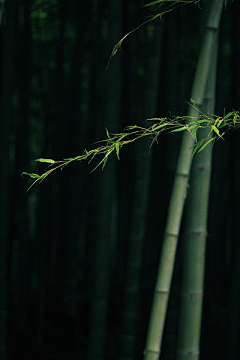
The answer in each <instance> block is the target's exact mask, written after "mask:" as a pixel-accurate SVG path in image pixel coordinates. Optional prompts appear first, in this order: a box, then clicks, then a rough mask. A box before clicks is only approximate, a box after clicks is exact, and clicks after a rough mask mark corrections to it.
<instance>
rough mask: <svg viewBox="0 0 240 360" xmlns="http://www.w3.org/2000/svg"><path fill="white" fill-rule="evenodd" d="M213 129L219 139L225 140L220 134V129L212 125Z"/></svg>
mask: <svg viewBox="0 0 240 360" xmlns="http://www.w3.org/2000/svg"><path fill="white" fill-rule="evenodd" d="M211 128H212V130H213V131H214V132H215V133H216V134H217V136H218V137H220V138H222V139H223V137H222V135H221V134H220V132H219V130H218V128H217V127H216V126H215V125H212V126H211Z"/></svg>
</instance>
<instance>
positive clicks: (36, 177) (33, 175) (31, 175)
mask: <svg viewBox="0 0 240 360" xmlns="http://www.w3.org/2000/svg"><path fill="white" fill-rule="evenodd" d="M21 175H22V176H23V175H27V176H30V177H31V178H32V179H38V178H40V175H38V174H33V173H28V172H25V171H24V172H22V173H21Z"/></svg>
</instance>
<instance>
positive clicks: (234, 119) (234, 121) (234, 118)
mask: <svg viewBox="0 0 240 360" xmlns="http://www.w3.org/2000/svg"><path fill="white" fill-rule="evenodd" d="M237 118H238V114H235V115H234V117H233V125H234V126H235V125H236V122H237Z"/></svg>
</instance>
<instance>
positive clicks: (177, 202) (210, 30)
mask: <svg viewBox="0 0 240 360" xmlns="http://www.w3.org/2000/svg"><path fill="white" fill-rule="evenodd" d="M222 8H223V0H214V1H212V5H211V9H210V12H209V14H208V18H207V21H206V24H205V31H204V36H203V42H202V46H201V50H200V55H199V59H198V64H197V68H196V73H195V78H194V83H193V87H192V92H191V99H193V100H194V101H195V104H196V106H197V108H201V106H202V105H203V101H204V97H205V90H206V84H207V80H208V75H209V69H210V66H211V61H212V49H213V46H214V44H215V42H216V38H217V33H218V28H219V23H220V18H221V13H222ZM189 116H190V117H198V111H197V110H196V109H195V108H192V107H191V108H190V111H189ZM193 144H194V140H193V138H192V137H191V136H190V135H189V134H188V133H187V132H186V133H184V134H183V139H182V144H181V148H180V153H179V159H178V164H177V170H176V175H175V180H174V185H173V191H172V195H171V199H170V204H169V209H168V219H167V224H166V229H165V235H164V239H163V246H162V253H161V257H160V263H159V270H158V274H157V280H156V287H155V291H154V297H153V304H152V310H151V314H150V323H149V328H148V335H147V342H146V347H145V351H144V360H158V359H159V357H160V354H161V343H162V336H163V330H164V324H165V318H166V312H167V305H168V298H169V293H170V287H171V280H172V275H173V268H174V262H175V254H176V249H177V243H178V236H179V230H180V225H181V219H182V213H183V208H184V204H185V199H186V193H187V186H188V177H189V172H190V167H191V162H192V150H191V148H192V146H193Z"/></svg>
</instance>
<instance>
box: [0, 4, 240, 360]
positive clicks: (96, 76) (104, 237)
mask: <svg viewBox="0 0 240 360" xmlns="http://www.w3.org/2000/svg"><path fill="white" fill-rule="evenodd" d="M144 3H146V1H145V2H144V1H137V0H128V1H125V0H116V1H114V0H101V1H99V0H89V1H79V0H78V1H77V0H68V1H64V0H31V1H30V0H18V1H14V0H8V1H6V4H5V11H4V15H3V19H2V24H1V42H0V54H1V56H0V62H1V74H0V91H1V92H0V94H1V99H0V100H1V103H0V120H1V129H0V132H1V133H0V136H1V139H0V145H1V149H0V157H1V158H0V180H1V181H0V184H1V186H0V206H1V209H0V214H1V216H0V222H1V225H0V231H1V235H0V266H1V268H0V287H1V296H0V313H1V316H0V337H1V349H2V358H1V360H5V359H11V360H30V359H31V360H32V359H34V360H38V359H39V360H50V359H52V360H54V359H58V360H67V359H71V360H76V359H80V360H84V359H91V360H93V359H96V360H106V359H110V360H115V359H129V360H130V359H132V360H138V359H141V358H142V352H143V349H144V345H145V337H146V331H147V324H148V316H149V311H150V305H151V298H152V292H153V289H154V282H155V275H156V269H157V265H158V260H159V253H160V250H161V241H162V235H163V231H164V225H165V219H166V214H167V206H168V199H169V196H170V193H171V185H172V181H173V176H174V170H175V165H176V161H177V157H178V149H179V142H180V140H181V135H180V134H163V135H161V137H160V138H159V144H158V145H157V144H154V146H153V147H152V148H151V150H150V151H149V146H150V142H151V140H150V139H149V140H147V141H145V140H139V142H137V143H134V144H133V145H128V146H126V147H125V148H123V149H122V150H121V152H120V157H121V160H120V161H118V160H117V159H116V157H115V155H112V157H111V158H110V159H109V161H108V163H107V165H106V167H105V169H104V171H103V172H102V171H101V169H100V168H99V169H97V170H96V171H95V172H93V173H92V174H90V172H91V170H92V169H93V167H94V166H95V165H96V164H97V163H96V161H95V162H94V161H93V163H91V164H87V162H85V163H84V162H82V163H75V164H72V165H70V166H69V167H66V168H64V170H62V171H57V172H55V173H53V174H52V175H50V176H49V177H48V178H47V179H46V180H45V181H44V182H42V183H41V185H36V186H34V187H33V188H32V189H31V190H30V191H29V192H26V190H27V188H28V186H29V185H30V184H31V180H30V179H28V178H26V177H24V179H23V178H22V177H21V173H22V172H23V171H27V172H34V173H39V172H40V173H41V172H43V171H44V170H45V168H46V166H45V165H44V164H40V163H37V162H34V159H36V158H39V157H44V158H52V159H55V160H61V159H62V158H64V157H73V156H77V155H81V154H83V152H84V150H85V149H91V148H93V146H94V142H96V141H99V140H101V139H104V138H106V132H105V128H107V129H108V130H109V131H110V132H117V131H122V130H123V128H124V127H125V126H126V125H135V124H136V125H143V126H147V125H148V124H147V122H146V120H145V119H146V118H151V117H160V116H161V117H163V116H168V115H184V114H186V112H187V104H186V101H188V100H189V97H190V90H191V86H192V79H193V76H194V70H195V66H196V60H197V56H198V52H199V49H200V45H201V34H202V28H203V25H204V24H203V12H204V3H202V7H203V9H200V8H199V7H197V6H183V7H181V8H178V9H176V10H174V11H173V12H171V13H169V14H166V15H164V16H163V17H162V20H160V19H157V20H155V22H153V23H148V24H147V25H146V26H144V27H142V28H140V29H139V30H138V31H136V32H134V33H133V34H131V35H130V36H129V37H128V38H127V39H126V40H125V41H124V42H123V44H122V49H121V50H119V51H118V53H117V54H116V55H115V56H114V57H113V58H112V61H111V63H110V66H109V69H108V70H107V71H106V70H105V69H106V66H107V63H108V59H109V56H110V54H111V51H112V49H113V46H114V45H115V44H116V43H117V42H118V41H119V40H120V39H121V38H122V37H123V36H124V35H125V34H126V33H127V32H129V31H130V30H132V29H134V28H135V27H136V26H139V25H140V24H141V23H142V22H144V21H145V20H146V17H147V16H149V15H152V14H155V13H154V9H153V8H150V9H148V8H142V7H141V6H142V5H143V4H144ZM239 19H240V8H239V1H238V0H236V1H235V2H234V3H233V4H232V5H228V6H227V8H226V10H224V11H223V17H222V22H221V30H220V42H219V60H218V81H217V98H216V114H218V115H223V114H224V111H225V112H228V111H231V110H232V109H233V108H234V109H235V110H238V109H239V97H240V89H239V82H240V40H239V39H240V38H239ZM95 145H96V144H95ZM239 160H240V153H239V131H235V132H229V133H227V135H226V136H225V141H222V140H218V141H216V143H215V146H214V156H213V172H212V181H211V194H210V210H209V225H208V233H209V236H208V243H207V252H206V273H205V297H204V312H203V324H202V349H201V351H202V359H204V360H207V359H209V360H210V359H211V360H214V359H218V360H221V359H228V360H231V359H232V360H233V359H234V360H236V359H237V358H238V357H239V341H240V337H239V333H240V332H239V330H240V312H239V310H240V308H239V306H240V302H239V301H240V278H239V275H240V271H239V270H240V269H239V267H240V247H239V245H240V232H239V230H240V229H239V225H240V221H239V218H240V211H239V203H240V192H239V187H240V181H239V180H240V166H239V165H240V162H239ZM131 244H135V246H136V248H133V247H132V246H133V245H131ZM129 261H130V262H131V261H134V262H136V274H135V281H134V283H133V284H129V283H128V279H127V278H126V264H127V263H128V262H129ZM176 268H177V270H176V271H175V274H174V280H173V291H172V295H171V299H170V307H169V314H168V320H167V326H166V332H165V337H164V343H163V354H162V357H161V359H164V360H166V359H174V350H175V346H176V336H177V322H178V303H179V293H180V285H181V239H180V244H179V251H178V257H177V267H176ZM131 278H134V276H133V277H131ZM129 287H132V289H134V290H133V292H132V293H129V291H128V289H129ZM131 294H132V295H131ZM126 313H128V314H129V313H130V314H132V317H133V318H134V319H135V321H132V322H131V323H129V324H128V323H127V321H126V318H125V317H126Z"/></svg>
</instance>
